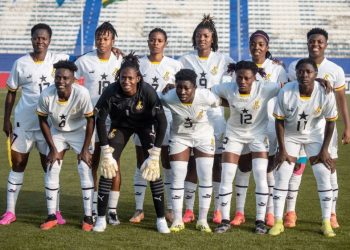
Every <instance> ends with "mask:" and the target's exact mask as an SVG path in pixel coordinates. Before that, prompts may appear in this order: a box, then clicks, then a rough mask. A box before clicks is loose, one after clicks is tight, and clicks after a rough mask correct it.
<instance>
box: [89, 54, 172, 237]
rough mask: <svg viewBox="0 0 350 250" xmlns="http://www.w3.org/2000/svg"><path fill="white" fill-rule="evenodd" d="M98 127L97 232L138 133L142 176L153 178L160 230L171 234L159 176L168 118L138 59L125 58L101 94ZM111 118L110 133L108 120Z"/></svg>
mask: <svg viewBox="0 0 350 250" xmlns="http://www.w3.org/2000/svg"><path fill="white" fill-rule="evenodd" d="M95 111H96V114H97V116H96V126H97V133H98V137H99V139H100V146H101V159H100V164H99V165H100V168H101V171H102V176H101V177H100V181H99V189H98V202H97V206H98V217H97V220H96V224H95V226H94V231H96V232H103V231H104V230H105V229H106V218H105V214H106V207H107V203H108V197H109V191H110V189H111V186H112V182H116V184H115V185H117V186H119V188H120V179H118V178H116V175H117V173H116V171H117V170H118V165H117V163H116V161H118V160H119V158H120V156H121V153H122V151H123V149H124V147H125V145H126V144H127V142H128V140H129V138H130V136H131V135H132V134H134V133H136V134H137V135H138V136H139V138H140V141H141V145H142V148H143V155H144V156H145V158H146V160H145V161H144V163H143V164H142V165H141V167H140V170H141V173H142V176H143V178H145V179H146V180H149V181H150V186H151V191H152V196H153V203H154V207H155V210H156V214H157V223H156V224H157V229H158V231H159V232H160V233H170V230H169V228H168V225H167V222H166V220H165V217H164V191H163V182H162V179H161V177H160V170H159V157H160V151H161V148H160V147H161V145H162V142H163V139H164V135H165V131H166V127H167V121H166V117H165V114H164V110H163V107H162V105H161V103H160V100H159V98H158V95H157V93H156V91H155V90H154V89H153V88H152V86H150V85H149V84H148V83H145V82H144V81H143V78H142V74H141V72H140V68H139V63H138V58H137V57H136V56H135V55H133V54H129V55H128V56H126V57H124V60H123V63H122V65H121V67H120V71H119V73H118V75H117V81H116V82H115V83H112V84H111V85H110V86H109V87H107V89H106V90H105V91H104V92H103V93H102V95H101V97H100V99H99V100H98V102H97V104H96V107H95ZM108 115H109V116H110V118H111V128H110V131H109V133H108V135H107V131H106V119H107V116H108Z"/></svg>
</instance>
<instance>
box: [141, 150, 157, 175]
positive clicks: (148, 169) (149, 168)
mask: <svg viewBox="0 0 350 250" xmlns="http://www.w3.org/2000/svg"><path fill="white" fill-rule="evenodd" d="M161 150H162V149H161V148H157V147H153V148H151V149H149V150H148V153H149V156H148V158H147V159H146V160H145V161H144V162H143V163H142V165H141V168H140V170H141V172H142V177H143V178H144V179H145V180H147V181H155V180H157V179H159V177H160V168H159V158H160V152H161Z"/></svg>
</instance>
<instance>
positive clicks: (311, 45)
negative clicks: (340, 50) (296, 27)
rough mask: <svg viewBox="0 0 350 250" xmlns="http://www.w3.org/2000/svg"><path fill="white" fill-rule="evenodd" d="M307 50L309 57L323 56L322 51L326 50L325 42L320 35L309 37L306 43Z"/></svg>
mask: <svg viewBox="0 0 350 250" xmlns="http://www.w3.org/2000/svg"><path fill="white" fill-rule="evenodd" d="M307 48H308V50H309V55H310V57H321V56H324V51H325V50H326V48H327V40H326V38H325V37H324V36H323V35H321V34H314V35H311V36H310V37H309V40H308V41H307Z"/></svg>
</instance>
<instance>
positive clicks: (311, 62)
mask: <svg viewBox="0 0 350 250" xmlns="http://www.w3.org/2000/svg"><path fill="white" fill-rule="evenodd" d="M302 64H310V65H311V66H312V67H313V68H314V70H315V71H316V72H318V68H317V64H316V63H315V62H314V60H312V59H310V58H303V59H301V60H299V61H298V63H297V65H295V70H298V69H299V67H301V65H302Z"/></svg>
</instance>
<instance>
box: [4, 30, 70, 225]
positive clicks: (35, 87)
mask: <svg viewBox="0 0 350 250" xmlns="http://www.w3.org/2000/svg"><path fill="white" fill-rule="evenodd" d="M51 36H52V30H51V28H50V26H48V25H47V24H44V23H39V24H36V25H34V26H33V27H32V29H31V41H32V46H33V51H32V52H31V53H28V54H26V55H25V56H22V57H21V58H19V59H18V60H16V62H15V63H14V65H13V67H12V70H11V74H10V77H9V78H8V80H7V87H8V93H7V95H6V99H5V112H4V113H5V114H4V126H3V131H4V132H5V134H6V136H7V137H10V139H11V159H12V170H11V171H10V174H9V177H8V183H7V208H6V213H5V214H3V215H2V217H1V220H0V225H8V224H10V223H12V222H14V221H16V215H15V207H16V202H17V197H18V194H19V191H20V190H21V187H22V184H23V178H24V170H25V169H26V166H27V163H28V158H29V154H30V151H31V150H32V149H33V146H36V148H37V149H38V151H39V154H40V160H41V166H42V167H43V169H44V171H46V155H45V154H46V148H47V145H46V142H45V139H44V137H43V135H42V133H41V131H40V127H39V122H38V118H37V117H36V116H35V115H33V114H35V110H36V106H37V104H38V99H39V96H40V93H41V92H42V91H43V90H44V89H45V88H47V87H48V86H49V85H50V84H51V83H52V82H53V77H54V69H53V64H54V63H56V62H57V61H59V60H66V59H68V55H63V54H54V53H51V52H48V48H49V45H50V42H51ZM18 89H21V90H22V95H21V98H20V100H19V102H18V104H17V106H16V109H15V114H14V116H15V119H14V125H15V126H14V128H13V127H12V124H11V121H10V120H11V119H10V118H11V112H12V108H13V105H14V103H15V100H16V94H17V90H18ZM57 202H58V204H59V199H57ZM58 204H57V211H56V217H57V220H58V223H59V224H65V223H66V222H65V220H64V219H63V218H62V216H61V212H60V211H59V206H58Z"/></svg>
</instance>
